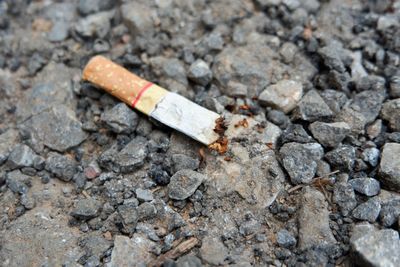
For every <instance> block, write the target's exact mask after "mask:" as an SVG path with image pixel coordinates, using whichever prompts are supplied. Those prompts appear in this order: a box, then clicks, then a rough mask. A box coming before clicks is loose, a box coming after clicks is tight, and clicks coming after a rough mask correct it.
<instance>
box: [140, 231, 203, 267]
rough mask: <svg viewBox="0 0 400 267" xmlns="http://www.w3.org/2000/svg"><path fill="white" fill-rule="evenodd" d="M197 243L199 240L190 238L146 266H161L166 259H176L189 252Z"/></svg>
mask: <svg viewBox="0 0 400 267" xmlns="http://www.w3.org/2000/svg"><path fill="white" fill-rule="evenodd" d="M198 243H199V240H198V239H197V238H195V237H191V238H189V239H188V240H185V241H183V242H182V243H180V244H179V245H177V246H176V247H174V248H173V249H171V250H170V251H168V252H167V253H165V254H163V255H161V256H160V257H158V259H156V260H154V261H152V262H150V263H149V265H148V266H151V267H159V266H162V265H163V263H164V262H165V261H166V260H167V259H172V260H174V259H176V258H179V257H180V256H181V255H183V254H185V253H187V252H189V251H190V250H191V249H192V248H194V247H195V246H196V245H197V244H198Z"/></svg>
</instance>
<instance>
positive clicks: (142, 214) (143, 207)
mask: <svg viewBox="0 0 400 267" xmlns="http://www.w3.org/2000/svg"><path fill="white" fill-rule="evenodd" d="M137 214H138V220H139V221H142V220H145V219H151V218H153V217H154V216H156V215H157V209H156V207H155V206H154V205H153V204H151V203H149V202H144V203H142V204H140V205H139V207H137Z"/></svg>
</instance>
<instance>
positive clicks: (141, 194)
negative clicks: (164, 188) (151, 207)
mask: <svg viewBox="0 0 400 267" xmlns="http://www.w3.org/2000/svg"><path fill="white" fill-rule="evenodd" d="M135 194H136V198H137V199H138V200H139V201H142V202H145V201H153V199H154V197H153V193H152V192H151V191H150V190H148V189H141V188H138V189H136V190H135Z"/></svg>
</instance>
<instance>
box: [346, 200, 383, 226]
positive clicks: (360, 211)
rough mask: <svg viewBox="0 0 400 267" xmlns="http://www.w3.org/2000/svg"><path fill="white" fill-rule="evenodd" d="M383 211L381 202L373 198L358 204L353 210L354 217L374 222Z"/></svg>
mask: <svg viewBox="0 0 400 267" xmlns="http://www.w3.org/2000/svg"><path fill="white" fill-rule="evenodd" d="M380 211H381V204H380V202H379V200H378V199H376V198H371V199H369V200H368V201H367V202H364V203H361V204H360V205H358V206H357V207H356V208H355V209H354V210H353V212H352V215H353V217H354V218H356V219H358V220H362V221H368V222H370V223H374V222H375V221H376V219H377V218H378V216H379V212H380Z"/></svg>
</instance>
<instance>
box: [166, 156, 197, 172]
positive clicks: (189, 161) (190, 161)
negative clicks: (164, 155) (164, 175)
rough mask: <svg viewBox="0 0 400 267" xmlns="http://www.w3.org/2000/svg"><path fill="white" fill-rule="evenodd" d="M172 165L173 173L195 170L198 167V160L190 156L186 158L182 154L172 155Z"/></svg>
mask: <svg viewBox="0 0 400 267" xmlns="http://www.w3.org/2000/svg"><path fill="white" fill-rule="evenodd" d="M171 159H172V163H173V166H174V172H177V171H180V170H183V169H190V170H195V169H197V168H198V167H199V165H200V160H199V159H197V158H192V157H190V156H186V155H184V154H174V155H172V157H171Z"/></svg>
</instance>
